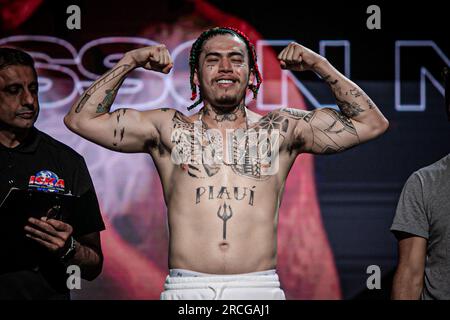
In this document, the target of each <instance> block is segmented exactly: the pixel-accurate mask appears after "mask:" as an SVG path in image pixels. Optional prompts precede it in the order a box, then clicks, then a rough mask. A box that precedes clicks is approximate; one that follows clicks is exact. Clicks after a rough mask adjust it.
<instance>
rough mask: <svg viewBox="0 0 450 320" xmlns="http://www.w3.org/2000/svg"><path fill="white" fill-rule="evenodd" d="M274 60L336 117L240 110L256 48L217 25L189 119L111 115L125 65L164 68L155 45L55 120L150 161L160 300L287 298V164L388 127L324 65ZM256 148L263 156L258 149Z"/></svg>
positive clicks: (206, 43) (287, 52)
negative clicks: (164, 271) (281, 263)
mask: <svg viewBox="0 0 450 320" xmlns="http://www.w3.org/2000/svg"><path fill="white" fill-rule="evenodd" d="M278 58H279V61H280V66H281V68H283V69H289V70H294V71H304V70H311V71H314V72H316V73H317V74H319V75H320V76H321V77H322V78H323V79H324V80H325V81H326V82H327V83H328V84H329V85H330V88H331V90H332V92H333V94H334V95H335V97H336V101H337V104H338V106H339V108H340V112H339V111H337V110H334V109H330V108H322V109H318V110H314V111H310V112H306V111H302V110H298V109H289V108H285V109H280V110H274V111H272V112H270V113H268V114H266V115H265V116H260V115H258V114H256V113H254V112H251V111H250V110H248V109H247V108H246V106H245V95H246V93H247V89H250V90H252V91H253V93H254V96H256V94H257V92H258V88H259V85H260V83H261V77H260V74H259V71H258V67H257V64H256V54H255V50H254V47H253V45H252V44H251V43H250V41H249V40H248V38H247V37H246V36H245V35H244V34H242V33H241V32H239V31H238V30H235V29H231V28H214V29H210V30H207V31H205V32H204V33H203V34H201V35H200V37H199V38H198V39H197V41H196V42H195V43H194V44H193V46H192V49H191V56H190V66H191V87H192V90H193V99H195V98H196V92H197V88H199V93H200V98H199V100H198V101H197V102H196V103H195V104H194V105H193V106H191V107H195V106H196V105H197V104H198V103H199V102H203V108H202V109H201V110H200V111H199V112H198V113H196V114H194V115H192V116H185V115H183V114H182V113H180V112H179V111H176V110H173V109H167V108H162V109H156V110H149V111H137V110H132V109H118V110H116V111H114V112H110V109H111V106H112V104H113V101H114V98H115V96H116V94H117V91H118V90H119V88H120V86H121V84H122V83H123V81H124V79H125V78H126V76H127V74H128V73H129V72H131V71H132V70H133V69H135V68H138V67H143V68H145V69H147V70H152V71H156V72H162V73H168V72H169V71H170V70H171V68H172V66H173V62H172V60H171V58H170V54H169V52H168V50H167V49H166V48H165V46H164V45H157V46H150V47H145V48H140V49H136V50H133V51H130V52H127V53H126V54H125V55H124V56H123V58H122V59H121V60H120V61H119V62H118V63H117V65H116V66H115V67H114V68H113V69H112V70H111V71H109V72H107V73H106V74H105V75H104V76H102V77H101V78H100V79H99V80H97V81H96V82H94V83H93V84H92V86H91V87H90V88H88V90H87V91H86V92H85V93H84V94H83V96H82V97H81V98H80V100H79V101H78V102H77V103H75V104H74V106H73V107H72V109H71V110H70V112H69V113H68V114H67V115H66V117H65V119H64V122H65V124H66V125H67V126H68V128H69V129H70V130H72V131H73V132H75V133H77V134H79V135H81V136H83V137H84V138H86V139H88V140H90V141H92V142H95V143H97V144H100V145H102V146H104V147H106V148H109V149H111V150H115V151H119V152H128V153H135V152H146V153H149V154H150V155H151V156H152V158H153V160H154V163H155V166H156V168H157V170H158V173H159V175H160V178H161V183H162V187H163V192H164V200H165V203H166V205H167V209H168V210H167V212H168V224H169V233H170V241H169V269H170V273H169V276H168V277H167V280H166V283H165V289H166V290H165V291H164V292H163V293H162V294H161V298H162V299H284V293H283V291H282V290H281V289H280V288H279V281H278V276H277V274H276V272H275V268H276V261H277V223H278V208H279V206H280V203H281V198H282V195H283V191H284V183H285V180H286V177H287V175H288V173H289V170H290V168H291V166H292V164H293V163H294V160H295V158H296V157H297V155H299V154H300V153H303V152H309V153H314V154H330V153H335V152H340V151H343V150H346V149H348V148H350V147H353V146H355V145H357V144H360V143H362V142H365V141H368V140H370V139H373V138H376V137H377V136H379V135H381V134H382V133H383V132H384V131H386V129H387V127H388V121H387V120H386V119H385V117H384V116H383V115H382V113H381V112H380V111H379V109H378V108H377V107H376V105H375V104H374V103H373V102H372V100H371V99H370V98H369V97H368V96H367V95H366V94H365V93H364V92H363V91H362V90H361V89H360V88H359V87H358V86H357V85H356V84H354V83H353V82H351V81H350V80H349V79H347V78H345V77H344V76H343V75H342V74H341V73H339V72H338V71H337V70H336V69H335V68H334V67H333V66H332V65H331V64H330V63H329V62H328V61H327V60H326V59H325V58H323V57H321V56H320V55H318V54H316V53H314V52H313V51H311V50H309V49H307V48H305V47H303V46H301V45H300V44H298V43H291V44H290V45H289V46H288V47H286V48H285V49H284V50H283V51H282V52H281V53H280V55H279V56H278ZM230 132H234V133H235V134H234V135H233V134H230ZM255 132H256V140H255V134H253V133H255ZM250 133H252V134H250ZM265 134H266V135H265ZM261 137H263V138H262V139H261ZM267 141H268V142H267ZM264 142H266V143H264ZM255 146H257V148H256V149H257V150H260V151H261V150H263V151H262V152H259V151H257V152H255ZM252 150H253V151H252ZM199 154H200V156H199ZM208 155H209V156H208Z"/></svg>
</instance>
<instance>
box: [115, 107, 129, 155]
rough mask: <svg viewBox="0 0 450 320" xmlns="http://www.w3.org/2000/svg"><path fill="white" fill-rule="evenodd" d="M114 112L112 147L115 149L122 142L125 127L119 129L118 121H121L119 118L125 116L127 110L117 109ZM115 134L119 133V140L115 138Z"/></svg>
mask: <svg viewBox="0 0 450 320" xmlns="http://www.w3.org/2000/svg"><path fill="white" fill-rule="evenodd" d="M114 112H115V113H116V120H117V127H116V128H115V129H114V139H113V146H114V147H117V146H118V145H119V143H120V142H122V140H123V138H124V136H125V127H122V128H119V125H120V119H121V117H123V116H125V113H126V112H127V109H117V110H116V111H114ZM117 132H119V134H120V138H119V137H117ZM118 139H119V140H118ZM119 151H121V149H120V148H119Z"/></svg>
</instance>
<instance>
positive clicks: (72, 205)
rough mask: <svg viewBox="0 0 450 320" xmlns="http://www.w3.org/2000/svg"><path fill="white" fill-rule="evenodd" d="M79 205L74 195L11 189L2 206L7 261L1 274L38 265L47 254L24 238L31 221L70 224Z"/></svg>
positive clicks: (0, 245) (0, 240) (0, 233)
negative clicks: (54, 221)
mask: <svg viewBox="0 0 450 320" xmlns="http://www.w3.org/2000/svg"><path fill="white" fill-rule="evenodd" d="M78 202H79V197H78V196H74V195H71V194H61V193H55V192H44V191H38V190H24V189H18V188H11V189H10V190H9V192H8V194H7V195H6V197H5V198H4V199H3V200H2V202H1V204H0V219H1V221H2V223H1V224H0V250H1V252H2V254H3V258H5V259H6V260H5V261H7V263H3V264H1V265H0V274H2V273H4V272H11V271H14V270H21V269H23V268H30V267H33V266H36V265H38V264H39V261H41V260H42V259H43V258H42V257H46V256H47V255H48V253H47V252H46V250H45V248H43V247H42V246H40V245H39V244H37V243H35V242H34V241H33V240H30V239H28V238H26V237H25V230H24V227H25V225H26V224H27V220H28V218H30V217H34V218H36V219H40V218H41V217H47V218H49V219H50V218H51V219H57V220H61V221H63V222H67V220H70V219H71V217H73V215H72V214H73V213H75V212H76V210H77V209H76V206H77V205H79V203H78ZM47 259H48V258H47ZM44 260H46V259H45V258H44Z"/></svg>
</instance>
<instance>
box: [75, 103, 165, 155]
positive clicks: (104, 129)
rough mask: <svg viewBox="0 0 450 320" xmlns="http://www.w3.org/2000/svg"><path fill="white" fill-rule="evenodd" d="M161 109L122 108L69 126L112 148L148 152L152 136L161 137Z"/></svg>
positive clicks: (90, 139) (95, 141)
mask: <svg viewBox="0 0 450 320" xmlns="http://www.w3.org/2000/svg"><path fill="white" fill-rule="evenodd" d="M159 113H160V111H159V110H150V111H138V110H135V109H129V108H123V109H117V110H115V111H113V112H110V113H106V114H102V115H100V116H97V117H96V118H93V119H85V120H84V121H81V122H79V123H78V124H77V125H76V127H73V126H69V128H70V129H71V130H72V131H74V132H75V133H77V134H79V135H80V136H82V137H83V138H85V139H87V140H89V141H92V142H94V143H96V144H99V145H101V146H103V147H105V148H108V149H110V150H113V151H119V152H128V153H137V152H148V150H147V146H148V144H149V142H150V141H152V140H155V141H156V140H159V130H158V127H159V125H158V124H159V122H160V121H162V120H161V119H160V118H161V117H160V115H159Z"/></svg>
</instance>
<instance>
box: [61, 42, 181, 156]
mask: <svg viewBox="0 0 450 320" xmlns="http://www.w3.org/2000/svg"><path fill="white" fill-rule="evenodd" d="M172 66H173V63H172V59H171V57H170V54H169V52H168V50H167V49H166V47H165V46H164V45H158V46H150V47H145V48H140V49H136V50H133V51H130V52H127V53H126V54H125V55H124V56H123V58H122V59H121V60H120V61H119V62H118V63H117V65H116V66H115V67H114V68H113V69H111V70H110V71H108V72H107V73H106V74H104V75H103V76H102V77H100V78H99V79H98V80H97V81H95V82H94V83H93V84H92V85H91V86H90V87H89V88H88V89H87V90H86V92H84V94H83V95H82V96H81V97H80V99H79V100H78V101H77V102H76V103H75V104H74V105H73V106H72V108H71V110H70V111H69V113H68V114H67V115H66V117H65V118H64V123H65V124H66V126H67V127H68V128H69V129H70V130H72V131H73V132H75V133H77V134H79V135H80V136H82V137H84V138H86V139H88V140H90V141H92V142H94V143H97V144H100V145H102V146H104V147H106V148H109V149H112V150H116V151H121V152H142V151H145V145H146V143H147V140H148V139H149V138H151V137H152V136H155V135H157V133H158V131H157V119H156V118H155V119H154V118H153V117H152V114H151V112H150V111H148V112H139V111H137V110H133V109H120V110H116V111H114V112H110V109H111V107H112V105H113V103H114V100H115V97H116V95H117V92H118V90H119V89H120V86H121V85H122V83H123V82H124V80H125V78H126V76H127V75H128V74H129V72H131V71H132V70H134V69H135V68H138V67H142V68H144V69H147V70H153V71H156V72H162V73H168V72H169V71H170V70H171V68H172Z"/></svg>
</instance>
